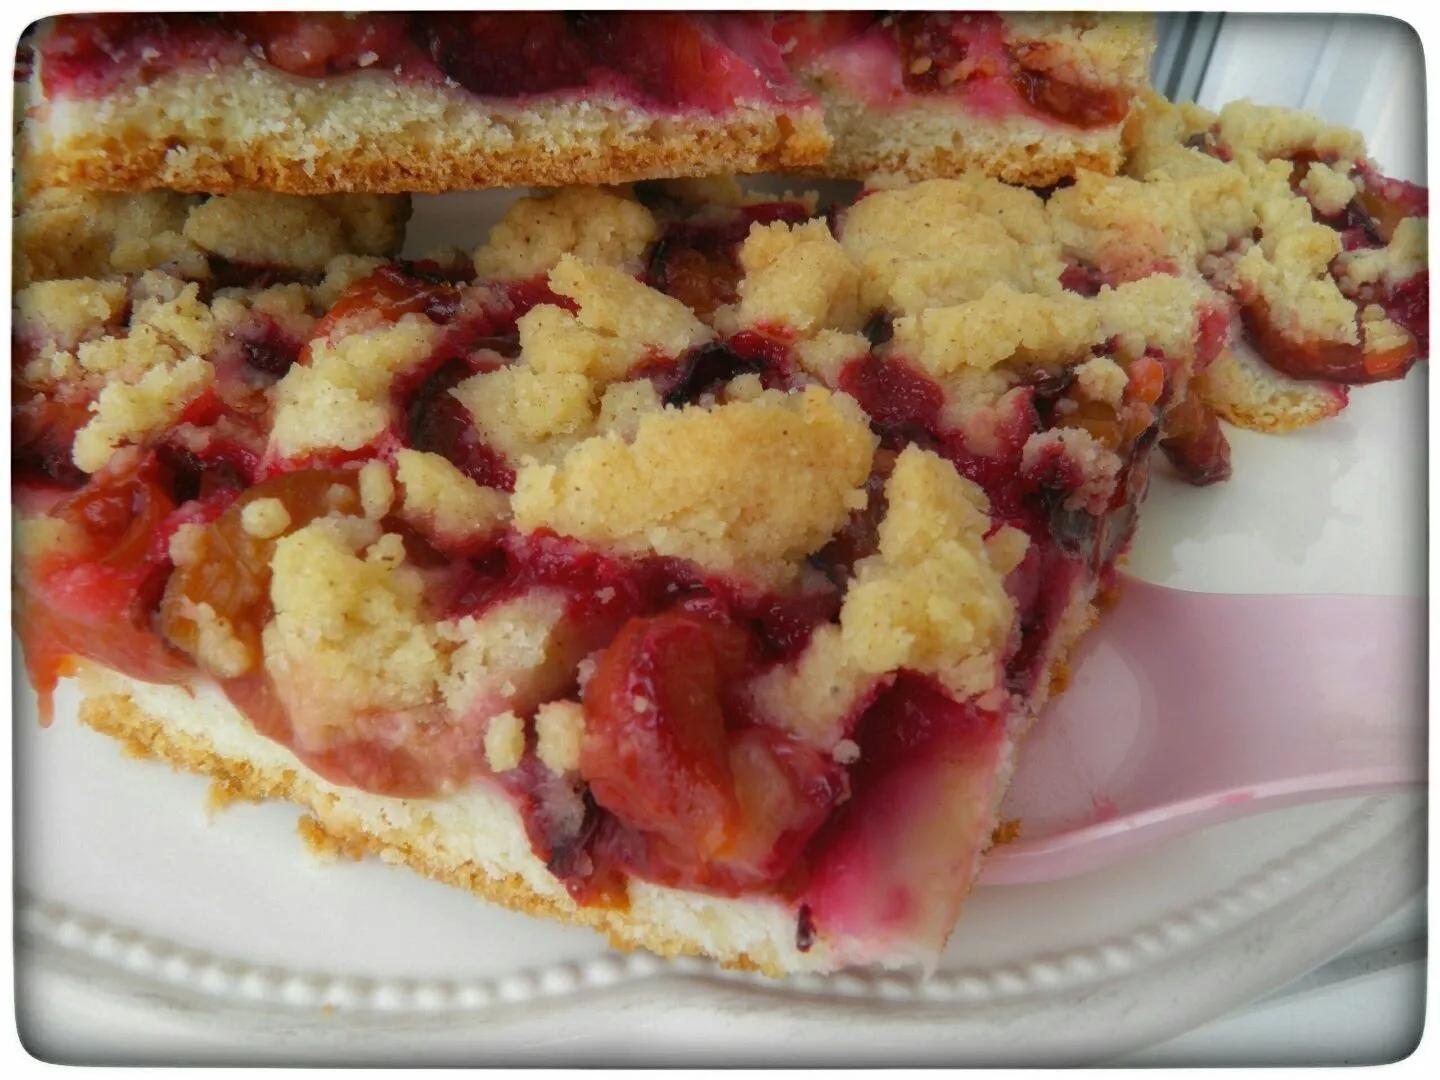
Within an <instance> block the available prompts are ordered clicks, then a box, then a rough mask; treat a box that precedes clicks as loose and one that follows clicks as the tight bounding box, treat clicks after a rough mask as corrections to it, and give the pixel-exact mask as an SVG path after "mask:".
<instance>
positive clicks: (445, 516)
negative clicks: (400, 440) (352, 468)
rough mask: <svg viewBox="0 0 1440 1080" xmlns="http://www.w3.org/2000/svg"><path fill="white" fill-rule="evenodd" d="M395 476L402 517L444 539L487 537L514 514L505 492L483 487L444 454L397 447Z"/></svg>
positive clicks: (424, 531)
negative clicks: (510, 510)
mask: <svg viewBox="0 0 1440 1080" xmlns="http://www.w3.org/2000/svg"><path fill="white" fill-rule="evenodd" d="M386 475H387V477H388V472H387V474H386ZM362 479H363V478H362ZM395 479H396V481H397V482H398V483H399V485H400V489H401V500H400V505H401V511H400V512H401V515H402V516H403V517H404V518H405V520H406V521H407V522H408V523H409V524H411V525H413V526H414V527H415V528H417V529H419V530H420V531H421V532H422V533H424V534H426V535H428V536H431V537H432V538H435V539H438V540H441V541H442V542H443V541H447V540H448V541H460V540H466V539H471V538H474V537H479V536H487V535H489V534H491V533H493V532H494V531H495V530H496V529H497V528H499V527H500V525H501V524H502V523H503V522H504V520H505V518H506V517H507V516H508V514H509V509H510V500H509V498H508V497H507V496H506V495H505V493H504V492H502V491H496V490H495V489H494V488H486V487H481V486H480V485H479V484H477V483H476V482H475V481H474V480H471V479H470V478H469V477H468V476H466V475H465V474H464V473H462V472H461V471H460V470H459V469H457V468H456V467H455V466H454V465H452V464H451V463H450V462H449V461H447V460H446V459H445V458H443V457H441V456H440V455H439V454H428V453H424V452H422V451H419V450H399V451H397V452H396V454H395ZM362 494H363V488H362ZM372 516H373V515H372Z"/></svg>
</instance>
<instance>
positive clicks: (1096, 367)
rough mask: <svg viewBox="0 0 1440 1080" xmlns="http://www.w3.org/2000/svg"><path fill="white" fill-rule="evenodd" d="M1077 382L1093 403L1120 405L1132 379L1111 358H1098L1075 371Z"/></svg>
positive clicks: (1088, 361) (1087, 361)
mask: <svg viewBox="0 0 1440 1080" xmlns="http://www.w3.org/2000/svg"><path fill="white" fill-rule="evenodd" d="M1075 382H1076V384H1077V385H1078V386H1079V387H1080V392H1081V393H1082V394H1084V395H1085V396H1086V397H1087V398H1089V399H1090V400H1091V401H1103V402H1105V403H1106V404H1108V405H1119V404H1120V401H1121V399H1122V398H1123V397H1124V396H1125V387H1126V386H1127V385H1129V382H1130V377H1129V376H1128V375H1126V374H1125V369H1124V368H1122V367H1121V366H1120V365H1119V364H1117V363H1115V361H1114V360H1112V359H1111V358H1110V357H1108V356H1096V357H1094V358H1092V359H1090V360H1086V361H1085V363H1083V364H1081V365H1080V366H1079V367H1077V368H1076V369H1075Z"/></svg>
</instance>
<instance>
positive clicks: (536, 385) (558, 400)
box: [452, 255, 712, 462]
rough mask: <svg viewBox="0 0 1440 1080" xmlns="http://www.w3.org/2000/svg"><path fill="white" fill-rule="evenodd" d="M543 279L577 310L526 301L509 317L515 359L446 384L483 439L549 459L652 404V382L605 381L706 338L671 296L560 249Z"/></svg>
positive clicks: (517, 454) (512, 454)
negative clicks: (518, 314) (519, 313)
mask: <svg viewBox="0 0 1440 1080" xmlns="http://www.w3.org/2000/svg"><path fill="white" fill-rule="evenodd" d="M550 287H551V288H552V289H554V290H555V292H557V293H558V294H560V295H561V296H565V297H569V298H570V299H572V300H574V301H576V302H577V303H578V304H579V311H578V312H575V313H572V312H569V311H566V310H565V309H564V308H560V307H556V306H554V305H553V304H542V305H541V306H539V307H536V308H533V309H532V310H530V311H529V312H527V313H526V314H525V316H524V317H523V318H521V319H520V321H519V323H518V324H517V330H518V331H519V335H520V358H519V360H518V361H517V362H516V363H513V364H510V365H509V366H507V367H502V368H500V369H498V370H496V371H491V372H485V373H482V374H479V375H474V376H471V377H470V378H469V379H466V380H465V381H464V382H462V383H461V384H460V385H459V386H457V387H455V389H454V390H453V391H452V393H453V394H454V396H455V397H456V398H457V399H458V400H459V401H460V403H461V404H462V405H464V406H465V408H466V409H467V410H469V412H470V415H471V417H472V418H473V419H474V421H475V425H476V427H477V428H478V429H479V431H480V432H481V434H482V435H483V436H484V438H485V441H486V442H487V443H489V444H490V445H492V446H494V447H495V448H496V449H498V450H499V451H501V453H503V454H504V455H505V456H506V457H507V458H509V459H510V460H512V461H516V462H518V461H521V460H524V459H526V458H536V459H540V460H552V459H554V458H556V457H558V456H559V455H560V454H562V453H564V452H565V451H566V450H567V449H568V448H569V447H570V446H571V445H573V444H574V443H575V442H577V441H579V440H580V439H583V438H586V437H589V436H591V435H593V434H595V432H596V431H597V428H602V427H605V426H607V425H609V424H614V425H617V426H618V427H620V428H626V427H630V428H633V426H634V424H635V421H636V417H637V416H638V415H639V414H640V413H643V412H645V411H648V410H649V409H650V408H651V407H658V405H659V400H658V398H655V397H654V396H653V388H652V389H651V390H650V391H646V390H644V389H643V388H639V387H630V388H621V387H611V386H610V385H609V384H611V383H612V382H615V381H616V380H619V379H622V378H623V377H624V376H625V374H626V373H627V372H629V371H630V369H631V368H633V367H635V366H636V365H638V364H640V363H641V362H643V361H646V360H651V359H663V358H671V357H677V356H679V355H680V354H681V353H683V352H684V351H685V350H686V349H688V348H690V347H691V346H693V345H698V344H701V343H702V342H705V341H708V340H709V339H710V338H711V336H712V332H711V330H710V329H709V327H707V326H705V325H704V324H703V323H702V322H700V320H699V319H697V318H695V316H694V315H693V314H691V312H690V310H689V308H687V307H685V305H683V304H681V303H680V302H679V301H678V300H675V299H672V298H671V297H668V296H666V295H664V294H663V293H660V292H656V291H655V290H654V289H651V288H649V287H648V286H646V285H642V284H641V283H640V282H638V281H636V280H635V279H634V278H632V277H630V276H629V275H628V274H626V273H624V272H623V271H621V270H616V269H614V268H612V267H602V266H591V265H588V264H586V263H582V262H580V261H579V260H577V259H575V258H573V257H571V256H569V255H566V256H563V257H562V258H561V260H560V262H559V264H558V265H557V266H556V267H555V269H554V270H553V271H552V272H551V274H550ZM647 385H648V383H647ZM607 402H608V404H607Z"/></svg>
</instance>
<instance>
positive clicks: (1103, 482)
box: [1020, 428, 1121, 516]
mask: <svg viewBox="0 0 1440 1080" xmlns="http://www.w3.org/2000/svg"><path fill="white" fill-rule="evenodd" d="M1057 460H1063V461H1064V462H1065V465H1066V468H1065V472H1066V473H1068V474H1070V475H1072V476H1075V477H1078V478H1079V483H1078V484H1077V485H1076V486H1075V487H1074V488H1073V489H1072V490H1070V492H1069V493H1068V494H1067V495H1066V497H1065V506H1066V507H1067V508H1068V509H1072V510H1085V511H1086V512H1088V513H1090V514H1094V515H1097V516H1098V515H1101V514H1104V513H1105V510H1106V508H1107V507H1108V506H1109V505H1110V499H1111V497H1112V496H1113V495H1114V494H1115V484H1116V482H1117V480H1118V478H1119V475H1120V465H1121V463H1120V459H1119V457H1118V456H1117V455H1116V454H1115V452H1114V451H1112V450H1110V449H1108V448H1107V447H1106V446H1104V445H1103V444H1101V443H1100V442H1099V441H1098V440H1097V439H1096V438H1095V436H1094V435H1092V434H1091V433H1090V432H1089V431H1086V430H1085V429H1084V428H1052V429H1051V430H1049V431H1042V432H1038V433H1037V434H1035V435H1032V436H1030V438H1029V439H1027V440H1026V442H1025V449H1024V451H1023V453H1022V456H1021V461H1020V468H1021V471H1022V472H1024V473H1029V474H1031V475H1044V474H1045V473H1047V472H1050V471H1051V469H1052V467H1053V463H1054V462H1056V461H1057Z"/></svg>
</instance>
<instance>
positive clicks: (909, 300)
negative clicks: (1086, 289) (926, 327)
mask: <svg viewBox="0 0 1440 1080" xmlns="http://www.w3.org/2000/svg"><path fill="white" fill-rule="evenodd" d="M840 243H841V245H842V246H843V247H844V249H845V251H846V253H847V254H848V255H849V256H850V258H851V259H852V260H854V262H855V263H856V264H857V265H858V266H859V267H860V273H861V284H860V297H861V303H862V305H863V306H864V307H865V308H866V309H867V310H876V309H880V308H884V309H887V310H889V311H892V312H895V313H896V314H900V315H911V314H918V313H919V312H921V311H923V310H925V309H926V308H932V307H941V306H945V305H950V304H958V303H963V302H964V301H966V300H975V299H978V298H979V297H980V296H982V295H984V294H985V292H986V291H987V290H988V289H989V288H990V287H991V286H992V285H995V284H1005V285H1009V286H1010V287H1011V288H1013V289H1015V290H1017V291H1019V292H1050V293H1055V292H1059V291H1060V284H1059V277H1060V272H1061V270H1063V269H1064V264H1063V263H1062V262H1061V260H1060V252H1059V248H1058V246H1057V244H1056V243H1055V240H1054V237H1053V236H1052V234H1051V228H1050V223H1049V221H1048V219H1047V217H1046V213H1045V203H1044V202H1043V201H1042V200H1041V199H1040V197H1039V196H1037V195H1035V194H1034V193H1033V192H1030V191H1026V190H1025V189H1024V188H1017V187H1011V186H1010V185H1007V184H1002V183H1000V182H999V181H998V180H990V179H988V178H985V177H981V176H975V175H966V176H965V177H962V178H960V179H957V180H930V181H926V182H924V183H920V184H914V185H911V186H909V187H904V188H898V189H894V190H887V191H877V192H874V193H872V194H870V195H867V196H865V197H864V198H862V199H860V201H859V202H857V203H856V204H855V205H854V206H852V207H851V208H850V209H849V210H847V211H846V212H845V214H844V216H843V217H842V219H841V225H840Z"/></svg>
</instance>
